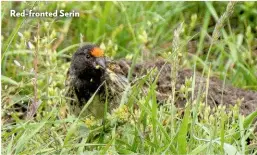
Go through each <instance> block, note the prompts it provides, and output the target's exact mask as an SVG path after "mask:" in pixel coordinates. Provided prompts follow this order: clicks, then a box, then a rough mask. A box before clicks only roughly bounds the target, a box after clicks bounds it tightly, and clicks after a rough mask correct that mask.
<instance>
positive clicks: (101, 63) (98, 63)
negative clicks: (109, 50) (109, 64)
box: [95, 57, 106, 69]
mask: <svg viewBox="0 0 257 155" xmlns="http://www.w3.org/2000/svg"><path fill="white" fill-rule="evenodd" d="M105 67H106V65H105V58H104V57H97V58H96V65H95V68H96V69H99V68H102V69H105Z"/></svg>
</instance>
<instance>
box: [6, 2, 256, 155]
mask: <svg viewBox="0 0 257 155" xmlns="http://www.w3.org/2000/svg"><path fill="white" fill-rule="evenodd" d="M10 9H15V10H23V9H35V10H40V11H48V12H53V11H54V10H61V9H63V10H66V11H71V10H76V11H78V12H80V17H79V18H76V17H74V18H28V17H26V18H14V17H10V16H9V10H10ZM1 13H2V16H1V21H2V25H1V28H2V34H1V41H2V47H1V50H2V57H1V66H2V67H1V71H2V75H1V82H2V90H1V91H2V98H1V101H2V106H1V107H2V135H1V136H2V154H37V153H40V154H81V153H84V154H85V153H92V154H93V153H94V154H99V153H102V154H132V153H140V154H160V153H163V152H164V153H165V154H224V153H225V154H256V153H257V144H256V143H257V137H256V136H257V135H256V134H254V132H253V130H254V128H256V123H255V125H252V120H253V119H254V118H256V117H257V111H255V112H254V113H252V114H251V115H249V116H247V117H245V116H242V115H240V113H239V108H238V106H239V104H240V101H239V104H238V105H236V106H234V107H230V109H229V110H225V108H224V107H223V106H219V107H217V108H216V109H210V107H204V106H203V104H204V103H202V102H199V100H197V99H196V100H193V101H192V100H188V101H189V102H188V104H187V106H186V107H185V108H184V109H183V110H181V109H177V108H176V107H175V106H172V105H173V104H174V103H173V102H174V101H170V102H171V103H169V104H164V105H163V106H158V105H157V104H158V103H157V102H156V99H155V96H156V94H155V91H154V87H155V83H154V82H153V83H152V84H151V85H150V86H149V93H148V95H147V96H142V95H140V93H138V94H139V95H137V97H136V98H137V100H136V101H133V102H129V101H130V100H128V103H126V104H121V106H120V107H119V108H118V109H115V110H114V111H113V112H112V113H111V114H107V115H106V117H105V118H104V123H102V122H100V120H95V119H94V118H87V119H85V120H84V119H80V118H76V117H74V116H72V115H69V114H67V113H66V112H65V110H64V109H65V108H64V107H65V105H66V102H65V96H64V89H65V86H64V83H65V78H66V72H67V69H68V67H69V60H70V58H71V55H72V54H73V53H74V51H75V50H76V49H77V48H78V47H79V46H80V44H81V43H83V42H93V43H96V44H98V45H100V46H101V47H102V48H103V49H104V50H105V53H106V55H107V56H108V57H111V58H113V59H119V58H126V59H132V60H134V62H139V61H145V60H149V59H152V58H155V57H157V56H158V57H163V58H166V59H169V60H170V61H171V62H173V63H174V66H176V67H175V68H177V69H179V68H190V69H193V70H195V71H200V72H201V71H203V72H204V74H206V75H208V76H216V77H218V78H220V79H221V80H223V81H224V82H225V83H230V84H232V85H234V86H236V87H240V88H243V89H251V90H257V72H256V71H257V25H256V23H257V3H256V2H244V3H230V4H229V3H227V2H2V8H1ZM175 72H176V70H175ZM146 78H147V77H146ZM142 80H144V79H142ZM193 87H194V85H193V84H192V79H188V81H187V82H186V83H185V87H184V88H185V89H183V90H179V91H180V93H181V95H187V94H188V93H191V90H192V89H193ZM130 91H132V92H135V94H136V93H137V92H138V91H140V90H138V89H134V87H131V88H130ZM135 105H137V106H138V108H137V109H134V108H133V107H134V106H135ZM84 108H86V106H85V107H84ZM17 109H18V110H17ZM27 110H28V111H29V113H28V114H26V113H25V111H27ZM24 113H25V114H24ZM34 115H35V116H34ZM33 116H34V117H33ZM10 120H12V121H10ZM249 139H250V142H249Z"/></svg>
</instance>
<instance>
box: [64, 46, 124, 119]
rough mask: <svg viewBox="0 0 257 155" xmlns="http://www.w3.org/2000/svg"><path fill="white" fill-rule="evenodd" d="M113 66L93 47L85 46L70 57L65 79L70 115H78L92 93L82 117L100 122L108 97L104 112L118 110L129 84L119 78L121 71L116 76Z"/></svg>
mask: <svg viewBox="0 0 257 155" xmlns="http://www.w3.org/2000/svg"><path fill="white" fill-rule="evenodd" d="M113 66H116V65H114V63H113V62H112V61H110V60H109V59H107V58H106V57H105V56H104V52H103V50H101V49H100V48H99V47H97V46H96V45H93V44H87V45H84V46H82V47H80V48H79V49H78V50H77V51H76V52H75V53H74V54H73V57H72V59H71V65H70V68H69V70H68V73H67V79H66V86H67V87H68V89H67V92H66V96H67V97H68V98H69V111H70V112H71V113H72V114H75V115H78V114H79V113H80V112H81V110H82V108H83V107H84V106H85V104H86V103H87V102H88V101H89V99H90V98H91V97H92V96H93V94H94V93H96V95H95V96H94V99H93V101H92V103H90V106H88V108H87V109H86V111H85V112H84V113H83V114H82V116H88V115H93V116H94V117H97V118H101V117H102V116H103V114H104V107H105V100H106V98H107V97H108V99H109V100H110V101H111V102H108V104H109V105H108V109H107V110H110V109H113V108H114V107H117V106H118V102H119V99H120V97H121V92H122V91H123V90H124V89H125V87H126V85H127V84H128V82H127V79H126V78H125V77H124V76H123V75H122V74H121V73H122V70H121V69H119V70H120V73H119V72H118V70H117V68H115V67H113ZM112 70H115V72H116V73H114V72H113V71H112ZM114 87H115V88H114ZM107 91H108V93H107ZM107 94H109V95H107Z"/></svg>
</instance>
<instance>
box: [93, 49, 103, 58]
mask: <svg viewBox="0 0 257 155" xmlns="http://www.w3.org/2000/svg"><path fill="white" fill-rule="evenodd" d="M91 55H92V56H94V57H102V56H104V51H103V50H102V49H100V48H98V47H94V48H93V49H92V50H91Z"/></svg>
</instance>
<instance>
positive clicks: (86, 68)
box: [70, 44, 106, 79]
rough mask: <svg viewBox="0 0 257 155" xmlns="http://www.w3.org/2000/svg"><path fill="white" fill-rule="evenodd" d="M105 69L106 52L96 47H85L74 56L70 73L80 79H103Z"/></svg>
mask: <svg viewBox="0 0 257 155" xmlns="http://www.w3.org/2000/svg"><path fill="white" fill-rule="evenodd" d="M105 69H106V60H105V57H104V52H103V50H102V49H100V48H99V47H97V46H96V45H93V44H87V45H84V46H82V47H80V48H79V49H78V50H77V51H76V52H75V53H74V54H73V57H72V60H71V70H70V72H72V74H73V75H75V76H77V77H78V78H83V79H87V78H90V79H91V78H92V77H101V76H102V75H103V74H104V72H105Z"/></svg>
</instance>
